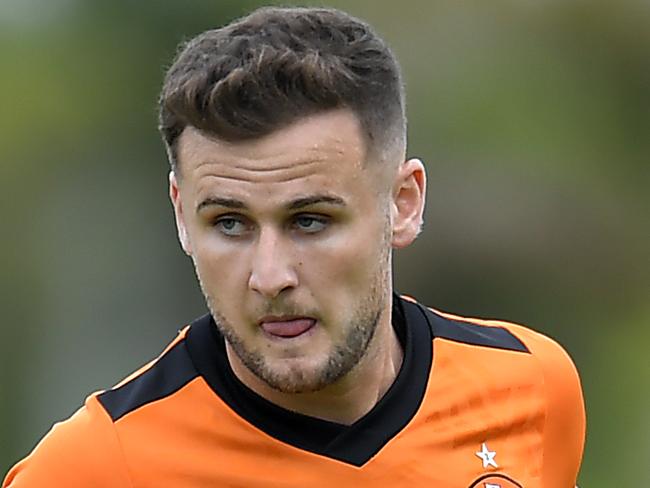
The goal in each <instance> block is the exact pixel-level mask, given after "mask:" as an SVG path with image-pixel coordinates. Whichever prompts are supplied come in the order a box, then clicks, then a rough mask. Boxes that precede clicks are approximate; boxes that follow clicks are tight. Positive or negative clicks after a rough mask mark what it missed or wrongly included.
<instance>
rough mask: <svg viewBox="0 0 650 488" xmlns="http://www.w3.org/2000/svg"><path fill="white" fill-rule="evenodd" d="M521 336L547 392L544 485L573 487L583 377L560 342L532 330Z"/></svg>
mask: <svg viewBox="0 0 650 488" xmlns="http://www.w3.org/2000/svg"><path fill="white" fill-rule="evenodd" d="M513 332H515V333H519V332H520V331H519V330H518V331H513ZM522 335H525V336H527V337H526V344H528V345H529V346H530V347H531V351H532V352H533V355H534V356H535V357H536V358H537V360H538V361H539V363H540V366H541V370H542V373H543V378H542V380H543V381H544V391H545V393H546V398H545V404H546V412H545V413H546V415H545V422H544V437H543V450H544V452H543V471H542V486H553V487H558V488H560V487H567V488H573V487H574V486H576V480H577V477H578V472H579V471H580V463H581V460H582V454H583V449H584V441H585V430H586V416H585V406H584V398H583V396H582V388H581V385H580V378H579V376H578V372H577V370H576V367H575V365H574V364H573V362H572V361H571V358H570V357H569V355H568V354H567V353H566V351H565V350H564V349H563V348H562V347H561V346H560V345H559V344H557V343H556V342H554V341H553V340H551V339H549V338H548V337H546V336H543V335H541V334H538V333H535V332H533V331H530V330H526V331H525V333H524V334H520V336H522Z"/></svg>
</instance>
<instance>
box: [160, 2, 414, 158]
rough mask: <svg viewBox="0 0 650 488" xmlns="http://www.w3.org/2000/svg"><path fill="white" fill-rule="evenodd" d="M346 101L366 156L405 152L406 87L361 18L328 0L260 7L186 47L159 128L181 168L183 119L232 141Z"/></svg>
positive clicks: (171, 76) (164, 96)
mask: <svg viewBox="0 0 650 488" xmlns="http://www.w3.org/2000/svg"><path fill="white" fill-rule="evenodd" d="M337 108H348V109H350V110H351V111H352V112H353V113H354V114H355V115H356V116H357V118H358V119H359V121H360V124H361V127H362V129H363V132H364V138H365V142H366V149H367V151H366V153H367V157H366V159H368V157H373V156H374V157H379V158H382V159H384V158H385V157H387V154H391V155H392V156H390V157H393V156H398V155H402V156H403V153H404V148H405V144H406V116H405V108H404V88H403V83H402V77H401V73H400V68H399V65H398V63H397V60H396V59H395V56H394V55H393V53H392V52H391V50H390V48H389V47H388V46H387V45H386V43H385V42H384V41H383V40H382V39H381V38H380V37H379V36H378V35H377V34H376V33H375V32H374V31H373V29H372V28H371V27H370V26H369V25H368V24H367V23H365V22H363V21H361V20H359V19H356V18H354V17H352V16H350V15H348V14H346V13H344V12H341V11H339V10H335V9H329V8H327V9H326V8H298V7H289V8H277V7H264V8H260V9H258V10H255V11H253V12H252V13H251V14H249V15H247V16H246V17H243V18H241V19H239V20H237V21H234V22H232V23H231V24H229V25H226V26H224V27H222V28H220V29H214V30H209V31H206V32H204V33H202V34H199V35H198V36H197V37H195V38H193V39H191V40H190V41H189V42H187V43H185V44H184V45H182V46H181V49H180V50H179V53H178V54H177V56H176V59H175V60H174V62H173V64H172V66H171V67H170V68H169V70H168V71H167V74H166V76H165V81H164V85H163V88H162V92H161V95H160V99H159V109H160V114H159V122H160V125H159V129H160V132H161V134H162V137H163V140H164V142H165V145H166V148H167V153H168V155H169V160H170V163H171V165H172V168H173V169H174V170H176V169H177V164H178V162H177V143H178V138H179V137H180V135H181V134H182V132H183V130H184V129H185V128H186V127H187V126H193V127H195V128H196V129H199V130H200V131H201V132H203V133H204V134H206V135H207V136H215V137H217V138H219V139H222V140H226V141H229V142H238V141H245V140H251V139H255V138H259V137H262V136H265V135H268V134H270V133H272V132H274V131H276V130H279V129H282V128H284V127H286V126H288V125H289V124H291V123H293V122H295V121H297V120H298V119H300V118H302V117H305V116H308V115H311V114H315V113H318V112H323V111H326V110H330V109H337Z"/></svg>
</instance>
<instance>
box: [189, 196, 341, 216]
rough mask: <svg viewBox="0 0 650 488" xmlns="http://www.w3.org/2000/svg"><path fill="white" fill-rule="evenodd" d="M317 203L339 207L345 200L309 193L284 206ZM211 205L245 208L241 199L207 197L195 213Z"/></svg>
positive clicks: (295, 207)
mask: <svg viewBox="0 0 650 488" xmlns="http://www.w3.org/2000/svg"><path fill="white" fill-rule="evenodd" d="M319 203H327V204H330V205H336V206H339V207H345V206H346V203H345V200H343V199H342V198H340V197H335V196H332V195H311V196H308V197H302V198H297V199H296V200H292V201H291V202H289V203H288V204H287V205H286V206H285V207H286V209H287V210H298V209H301V208H304V207H309V206H311V205H317V204H319ZM212 206H219V207H226V208H231V209H237V210H241V209H246V208H247V206H246V204H245V203H244V202H242V201H241V200H237V199H235V198H223V197H208V198H206V199H204V200H202V201H201V203H199V204H198V205H197V206H196V213H199V212H201V210H203V209H204V208H206V207H212Z"/></svg>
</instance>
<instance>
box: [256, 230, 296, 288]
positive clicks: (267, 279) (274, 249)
mask: <svg viewBox="0 0 650 488" xmlns="http://www.w3.org/2000/svg"><path fill="white" fill-rule="evenodd" d="M294 257H295V256H294V254H293V250H292V249H291V246H290V244H289V243H288V242H284V240H283V239H282V237H281V236H280V235H278V233H277V232H274V231H273V230H267V229H262V231H261V232H260V235H259V238H258V241H257V242H256V244H255V249H254V252H253V257H252V262H251V273H250V277H249V281H248V286H249V288H250V289H251V290H253V291H256V292H257V293H259V294H260V295H262V296H264V297H265V298H275V297H277V296H278V295H280V293H282V292H283V291H286V290H290V289H292V288H295V287H296V286H298V275H297V274H296V270H295V268H294V266H293V261H294Z"/></svg>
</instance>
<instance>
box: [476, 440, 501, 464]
mask: <svg viewBox="0 0 650 488" xmlns="http://www.w3.org/2000/svg"><path fill="white" fill-rule="evenodd" d="M476 455H477V456H478V457H480V458H481V460H482V461H483V467H484V468H487V467H488V466H493V467H495V468H498V467H499V465H498V464H497V463H496V461H495V460H494V457H495V456H496V455H497V452H496V451H490V450H489V449H488V447H487V445H486V444H485V442H484V443H483V444H481V450H480V451H478V452H477V453H476Z"/></svg>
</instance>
